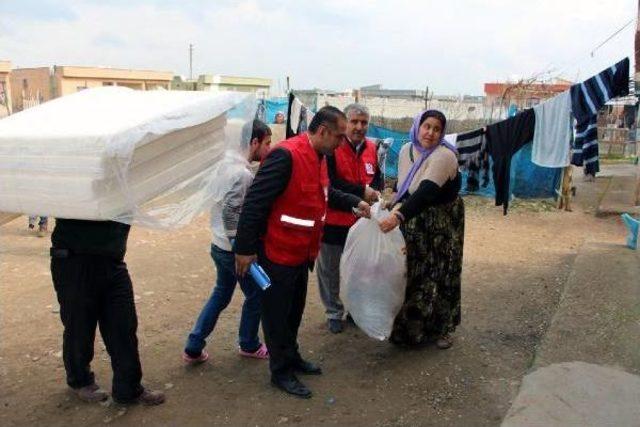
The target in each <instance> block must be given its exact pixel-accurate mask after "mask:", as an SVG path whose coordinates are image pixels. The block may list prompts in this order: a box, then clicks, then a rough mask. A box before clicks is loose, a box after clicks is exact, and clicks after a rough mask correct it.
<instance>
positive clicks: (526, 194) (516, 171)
mask: <svg viewBox="0 0 640 427" xmlns="http://www.w3.org/2000/svg"><path fill="white" fill-rule="evenodd" d="M367 136H369V137H371V138H379V139H385V138H393V143H392V144H391V146H390V148H389V150H388V151H387V158H386V161H385V164H384V165H383V172H384V174H385V176H386V177H388V178H396V177H397V176H398V155H399V153H400V149H401V148H402V146H403V145H404V144H405V143H407V142H408V137H409V135H408V134H406V133H403V132H395V131H393V130H391V129H385V128H383V127H380V126H375V125H369V132H368V134H367ZM561 173H562V169H560V168H543V167H540V166H537V165H536V164H534V163H533V162H532V161H531V144H527V145H525V146H524V147H522V148H521V149H520V151H518V152H517V153H516V154H515V155H514V156H513V159H512V160H511V193H512V194H513V195H514V196H515V197H520V198H524V199H527V198H538V197H553V196H554V195H555V189H556V188H557V187H558V183H559V181H560V177H561ZM480 178H482V177H480ZM481 182H482V179H481ZM466 185H467V172H463V173H462V194H475V195H479V196H484V197H495V194H496V193H495V188H494V186H493V179H491V173H489V185H487V187H484V188H483V187H480V189H479V190H478V191H476V192H473V193H469V192H467V191H466V190H465V188H466Z"/></svg>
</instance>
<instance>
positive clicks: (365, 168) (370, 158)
mask: <svg viewBox="0 0 640 427" xmlns="http://www.w3.org/2000/svg"><path fill="white" fill-rule="evenodd" d="M364 143H365V147H364V150H363V151H362V153H361V154H360V155H357V154H356V152H355V151H354V150H353V148H352V147H350V144H349V142H347V141H345V142H343V143H342V144H340V146H339V147H338V148H337V149H336V151H335V154H334V157H335V159H336V175H337V176H338V177H339V178H340V179H343V180H345V181H348V182H351V183H353V184H360V185H363V186H364V185H368V184H371V181H373V176H374V175H375V173H376V169H377V168H378V155H377V153H376V146H375V144H374V143H373V142H371V141H369V140H365V142H364ZM357 219H358V218H356V216H355V215H353V214H352V213H351V212H344V211H339V210H336V209H331V208H329V210H328V211H327V224H330V225H340V226H344V227H351V226H352V225H353V224H355V222H356V220H357Z"/></svg>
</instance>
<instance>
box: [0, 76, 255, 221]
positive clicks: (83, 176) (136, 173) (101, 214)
mask: <svg viewBox="0 0 640 427" xmlns="http://www.w3.org/2000/svg"><path fill="white" fill-rule="evenodd" d="M253 105H254V100H253V99H251V98H250V97H248V96H247V95H245V94H239V93H234V92H217V93H213V92H180V91H149V92H144V91H135V90H131V89H128V88H122V87H104V88H98V89H89V90H84V91H81V92H79V93H77V94H73V95H69V96H65V97H62V98H58V99H56V100H53V101H50V102H47V103H45V104H42V105H40V106H37V107H34V108H31V109H28V110H25V111H23V112H20V113H18V114H14V115H12V116H10V117H8V118H5V119H2V120H0V211H3V212H12V213H25V214H37V215H48V216H54V217H59V218H76V219H90V220H116V221H120V222H125V223H137V224H143V225H147V226H152V227H171V226H175V225H180V224H184V223H187V222H188V221H190V219H191V218H193V216H194V215H196V214H197V213H199V212H200V211H201V210H202V209H204V208H206V207H207V205H208V203H209V202H210V194H211V187H212V186H215V176H213V175H214V173H215V166H216V164H217V163H218V162H219V161H220V160H221V159H222V157H223V154H224V152H225V150H226V149H227V148H229V147H231V146H238V145H239V143H240V139H241V138H242V137H243V132H242V129H243V127H245V124H247V123H248V122H249V121H250V120H252V119H253V116H252V114H253V112H254V110H253V111H252V109H251V107H252V106H253ZM244 133H246V132H244ZM249 135H250V133H249ZM245 137H247V136H245Z"/></svg>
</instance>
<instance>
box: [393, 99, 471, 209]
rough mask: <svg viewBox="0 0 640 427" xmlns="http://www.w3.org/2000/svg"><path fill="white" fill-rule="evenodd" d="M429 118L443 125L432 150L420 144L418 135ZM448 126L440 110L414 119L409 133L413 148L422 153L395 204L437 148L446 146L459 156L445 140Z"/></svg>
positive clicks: (426, 112)
mask: <svg viewBox="0 0 640 427" xmlns="http://www.w3.org/2000/svg"><path fill="white" fill-rule="evenodd" d="M429 117H434V118H436V119H438V120H439V121H440V123H442V134H441V137H440V141H439V142H438V144H437V145H436V146H434V147H432V148H424V147H423V146H422V145H421V144H420V140H419V138H418V135H419V132H420V126H421V125H422V123H423V122H424V121H425V120H427V118H429ZM446 126H447V118H446V117H445V116H444V114H442V112H440V111H438V110H424V111H422V112H421V113H420V114H418V115H417V116H415V118H414V119H413V124H412V125H411V130H410V131H409V137H410V138H411V145H412V148H414V149H415V150H416V151H417V152H418V153H420V158H419V159H418V160H416V161H415V162H413V165H412V166H411V169H409V173H408V174H407V177H406V178H405V179H404V181H403V182H402V185H401V186H400V189H399V190H398V193H397V194H396V197H395V198H394V199H393V202H394V203H397V202H398V200H400V199H401V198H402V196H404V195H405V193H406V192H407V191H408V190H409V186H410V185H411V181H413V178H414V176H415V175H416V172H418V169H420V167H421V166H422V164H423V163H424V161H425V160H427V158H428V157H429V156H430V155H431V153H433V152H434V151H435V150H436V148H438V146H440V145H444V146H445V147H447V148H448V149H449V150H451V151H453V152H454V153H456V155H457V154H458V150H456V147H454V146H453V145H451V144H449V143H448V142H447V141H445V140H444V130H445V128H446Z"/></svg>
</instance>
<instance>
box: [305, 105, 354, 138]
mask: <svg viewBox="0 0 640 427" xmlns="http://www.w3.org/2000/svg"><path fill="white" fill-rule="evenodd" d="M340 119H343V120H347V116H345V114H344V113H343V112H342V111H340V110H338V109H337V108H336V107H332V106H330V105H327V106H326V107H322V108H321V109H319V110H318V112H317V113H316V115H315V116H313V120H311V123H309V128H308V129H309V132H311V133H316V132H317V131H318V128H319V127H320V126H321V125H325V126H327V127H329V128H331V130H333V131H335V130H336V129H337V128H338V121H339V120H340Z"/></svg>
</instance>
